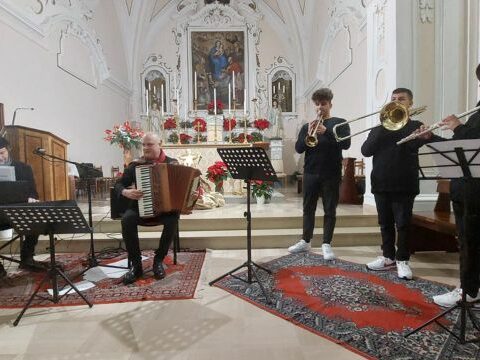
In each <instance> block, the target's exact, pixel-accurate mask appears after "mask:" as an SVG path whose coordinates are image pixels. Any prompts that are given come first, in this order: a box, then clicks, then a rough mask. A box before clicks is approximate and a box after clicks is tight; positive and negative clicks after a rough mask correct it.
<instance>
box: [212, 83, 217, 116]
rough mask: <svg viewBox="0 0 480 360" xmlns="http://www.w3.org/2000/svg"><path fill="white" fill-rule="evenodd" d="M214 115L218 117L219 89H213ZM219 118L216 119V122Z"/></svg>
mask: <svg viewBox="0 0 480 360" xmlns="http://www.w3.org/2000/svg"><path fill="white" fill-rule="evenodd" d="M213 109H214V110H213V113H214V114H215V115H217V88H213ZM216 119H217V118H216V117H215V120H216Z"/></svg>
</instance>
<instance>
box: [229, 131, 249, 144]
mask: <svg viewBox="0 0 480 360" xmlns="http://www.w3.org/2000/svg"><path fill="white" fill-rule="evenodd" d="M244 141H245V134H244V133H241V134H240V135H238V136H237V137H236V138H235V139H233V142H235V143H240V144H241V143H243V142H244ZM247 142H248V143H251V142H253V136H252V135H250V134H247Z"/></svg>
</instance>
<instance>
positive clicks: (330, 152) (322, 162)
mask: <svg viewBox="0 0 480 360" xmlns="http://www.w3.org/2000/svg"><path fill="white" fill-rule="evenodd" d="M343 122H345V119H341V118H337V117H332V118H329V119H327V120H325V121H324V123H323V125H324V126H325V127H326V128H327V130H326V131H325V133H324V134H322V135H317V139H318V144H317V145H316V146H315V147H313V148H312V147H308V146H307V145H306V144H305V137H306V136H307V134H308V123H307V124H304V125H303V126H302V128H301V129H300V132H299V134H298V139H297V142H296V144H295V150H296V151H297V152H298V153H299V154H301V153H303V152H305V163H304V166H303V169H304V172H305V173H307V174H315V175H320V176H321V177H323V178H328V177H332V176H337V177H340V176H341V173H342V150H347V149H348V148H349V147H350V143H351V142H350V139H348V140H344V141H340V142H337V140H335V136H334V134H333V127H334V126H335V125H336V124H340V123H343ZM337 130H338V135H340V136H342V137H343V136H347V135H350V127H349V126H348V125H344V126H341V127H339V128H338V129H337Z"/></svg>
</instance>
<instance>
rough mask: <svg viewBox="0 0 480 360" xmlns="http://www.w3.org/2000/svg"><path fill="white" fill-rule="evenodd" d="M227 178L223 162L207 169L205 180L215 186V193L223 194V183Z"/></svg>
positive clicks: (225, 166) (218, 162)
mask: <svg viewBox="0 0 480 360" xmlns="http://www.w3.org/2000/svg"><path fill="white" fill-rule="evenodd" d="M228 176H229V173H228V169H227V165H226V164H225V163H224V162H223V161H215V163H214V164H213V165H211V166H209V167H208V169H207V179H208V180H210V181H211V182H213V183H214V184H215V191H216V192H219V193H223V182H224V181H225V180H227V178H228Z"/></svg>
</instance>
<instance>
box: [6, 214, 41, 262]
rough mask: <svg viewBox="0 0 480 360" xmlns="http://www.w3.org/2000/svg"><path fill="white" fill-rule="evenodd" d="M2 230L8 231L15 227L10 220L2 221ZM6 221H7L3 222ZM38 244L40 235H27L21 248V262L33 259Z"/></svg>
mask: <svg viewBox="0 0 480 360" xmlns="http://www.w3.org/2000/svg"><path fill="white" fill-rule="evenodd" d="M1 220H2V221H1V222H0V230H7V229H10V228H12V227H13V226H12V225H11V224H10V223H9V222H8V219H3V218H2V219H1ZM3 220H6V221H3ZM37 243H38V235H26V236H25V237H24V239H23V242H22V246H21V248H20V260H27V259H30V258H32V257H33V255H34V254H35V246H36V245H37Z"/></svg>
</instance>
